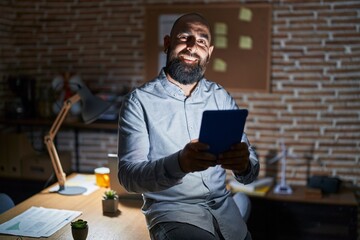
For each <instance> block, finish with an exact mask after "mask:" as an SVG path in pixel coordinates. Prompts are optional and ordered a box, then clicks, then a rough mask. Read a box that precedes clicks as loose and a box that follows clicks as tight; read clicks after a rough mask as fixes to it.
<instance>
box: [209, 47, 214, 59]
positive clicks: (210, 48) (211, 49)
mask: <svg viewBox="0 0 360 240" xmlns="http://www.w3.org/2000/svg"><path fill="white" fill-rule="evenodd" d="M213 50H214V46H210V47H209V59H210V57H211V54H212V51H213Z"/></svg>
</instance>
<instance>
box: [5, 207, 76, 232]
mask: <svg viewBox="0 0 360 240" xmlns="http://www.w3.org/2000/svg"><path fill="white" fill-rule="evenodd" d="M80 215H81V212H79V211H70V210H60V209H52V208H43V207H31V208H29V209H28V210H26V211H25V212H23V213H21V214H20V215H18V216H16V217H14V218H12V219H11V220H9V221H7V222H5V223H2V224H0V233H2V234H10V235H17V236H26V237H49V236H51V235H52V234H54V233H55V232H56V231H58V230H59V229H61V228H62V227H64V226H65V225H66V224H68V223H70V222H71V221H72V220H74V219H75V218H76V217H78V216H80Z"/></svg>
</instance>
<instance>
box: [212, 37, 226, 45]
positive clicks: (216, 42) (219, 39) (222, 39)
mask: <svg viewBox="0 0 360 240" xmlns="http://www.w3.org/2000/svg"><path fill="white" fill-rule="evenodd" d="M214 45H215V47H216V48H227V37H224V36H216V35H215V40H214Z"/></svg>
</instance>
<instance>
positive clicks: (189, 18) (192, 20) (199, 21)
mask: <svg viewBox="0 0 360 240" xmlns="http://www.w3.org/2000/svg"><path fill="white" fill-rule="evenodd" d="M189 24H196V25H203V26H205V27H206V28H207V30H208V32H209V36H208V37H209V41H210V40H211V27H210V24H209V22H208V21H207V20H206V18H204V17H203V16H202V15H200V14H199V13H187V14H184V15H182V16H181V17H179V18H178V19H176V21H175V22H174V24H173V26H172V28H171V32H170V36H174V34H176V33H175V29H178V28H179V26H184V25H185V26H186V25H189Z"/></svg>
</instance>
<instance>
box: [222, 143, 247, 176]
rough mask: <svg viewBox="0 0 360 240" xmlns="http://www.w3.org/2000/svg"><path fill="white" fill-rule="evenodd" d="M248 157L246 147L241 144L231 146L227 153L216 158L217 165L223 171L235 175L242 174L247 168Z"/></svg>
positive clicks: (244, 144)
mask: <svg viewBox="0 0 360 240" xmlns="http://www.w3.org/2000/svg"><path fill="white" fill-rule="evenodd" d="M249 157H250V152H249V149H248V145H247V144H246V143H244V142H241V143H238V144H235V145H233V146H232V147H231V149H230V150H229V151H226V152H224V153H221V154H220V155H219V157H218V164H220V165H221V167H222V168H224V169H229V170H232V171H234V173H236V174H243V173H245V172H246V170H247V169H248V167H249V164H250V159H249Z"/></svg>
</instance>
